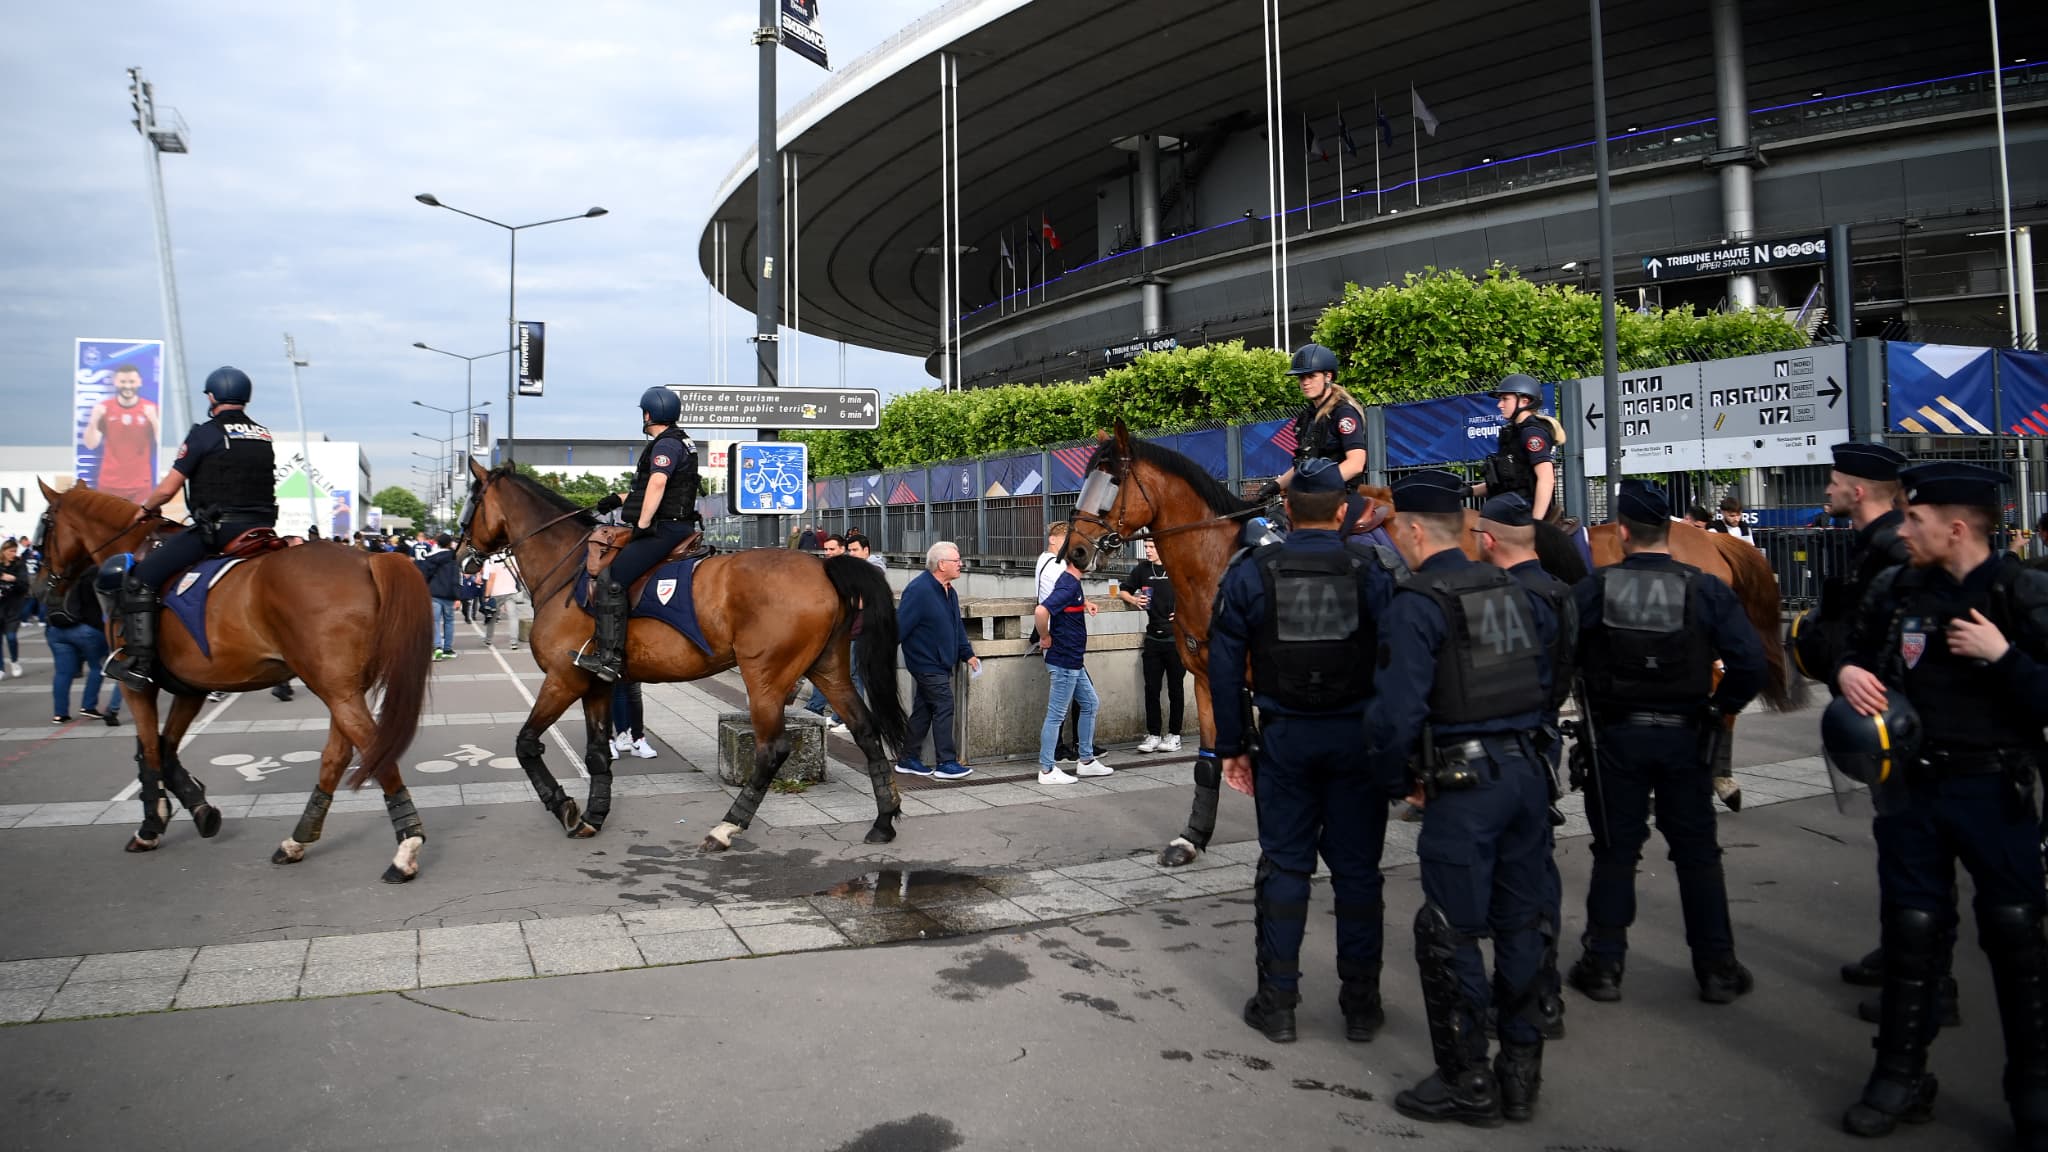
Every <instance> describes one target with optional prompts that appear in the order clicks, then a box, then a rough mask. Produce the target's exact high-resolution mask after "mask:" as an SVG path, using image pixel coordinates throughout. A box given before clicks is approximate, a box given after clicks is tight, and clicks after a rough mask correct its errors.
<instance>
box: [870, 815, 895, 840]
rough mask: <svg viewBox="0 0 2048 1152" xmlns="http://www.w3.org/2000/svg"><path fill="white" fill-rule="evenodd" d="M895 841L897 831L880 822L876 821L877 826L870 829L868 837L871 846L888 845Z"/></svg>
mask: <svg viewBox="0 0 2048 1152" xmlns="http://www.w3.org/2000/svg"><path fill="white" fill-rule="evenodd" d="M894 839H896V829H895V828H893V827H891V826H889V825H888V824H885V823H883V822H882V821H880V820H877V821H875V826H874V827H873V828H870V829H868V834H867V837H866V840H867V842H868V843H869V844H887V843H889V842H890V841H892V840H894Z"/></svg>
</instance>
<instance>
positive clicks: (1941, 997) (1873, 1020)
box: [1843, 964, 1963, 1028]
mask: <svg viewBox="0 0 2048 1152" xmlns="http://www.w3.org/2000/svg"><path fill="white" fill-rule="evenodd" d="M1843 967H1844V968H1847V967H1848V965H1846V964H1845V965H1843ZM1856 1018H1857V1019H1858V1020H1861V1021H1863V1022H1864V1023H1865V1024H1877V1023H1880V1022H1882V1021H1883V1019H1884V997H1883V995H1881V994H1880V995H1877V996H1871V997H1867V998H1865V999H1864V1000H1862V1001H1860V1002H1858V1003H1857V1005H1856ZM1934 1021H1935V1023H1937V1024H1939V1025H1941V1026H1942V1027H1943V1028H1956V1027H1960V1026H1961V1025H1962V1023H1963V993H1962V989H1961V988H1959V987H1958V986H1957V985H1956V978H1955V977H1953V976H1943V977H1942V978H1941V980H1940V981H1939V982H1938V983H1937V985H1936V1008H1935V1012H1934Z"/></svg>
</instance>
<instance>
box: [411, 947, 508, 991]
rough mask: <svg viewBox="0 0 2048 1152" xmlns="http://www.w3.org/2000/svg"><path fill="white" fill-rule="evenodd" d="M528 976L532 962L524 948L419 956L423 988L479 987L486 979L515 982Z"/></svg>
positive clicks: (437, 953) (435, 953)
mask: <svg viewBox="0 0 2048 1152" xmlns="http://www.w3.org/2000/svg"><path fill="white" fill-rule="evenodd" d="M531 975H533V961H532V960H531V959H529V958H528V957H527V954H526V948H525V947H524V946H521V947H518V948H483V949H478V950H476V951H470V952H434V953H422V954H421V955H420V987H422V988H430V987H435V986H438V985H446V984H478V983H482V982H483V981H486V980H516V979H520V978H523V977H527V976H531Z"/></svg>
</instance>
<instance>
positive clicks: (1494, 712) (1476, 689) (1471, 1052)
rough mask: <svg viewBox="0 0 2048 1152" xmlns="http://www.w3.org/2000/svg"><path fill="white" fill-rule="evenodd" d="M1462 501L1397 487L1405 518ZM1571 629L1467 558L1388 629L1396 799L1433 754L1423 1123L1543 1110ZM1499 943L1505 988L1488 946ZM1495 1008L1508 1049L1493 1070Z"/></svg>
mask: <svg viewBox="0 0 2048 1152" xmlns="http://www.w3.org/2000/svg"><path fill="white" fill-rule="evenodd" d="M1463 489H1464V484H1463V482H1462V481H1461V480H1460V479H1459V478H1458V477H1456V476H1454V475H1452V474H1451V473H1448V472H1444V471H1441V470H1434V469H1433V470H1430V471H1428V472H1421V473H1416V474H1414V475H1410V476H1406V477H1403V478H1402V479H1401V480H1400V481H1399V482H1398V483H1396V484H1395V486H1394V507H1395V509H1396V511H1397V512H1400V513H1422V514H1442V515H1452V514H1457V513H1459V512H1461V511H1462V508H1463V504H1462V500H1461V497H1460V493H1461V491H1463ZM1411 559H1414V558H1413V557H1411ZM1556 631H1557V618H1556V616H1555V615H1554V614H1553V613H1552V612H1551V610H1550V608H1549V606H1548V605H1546V604H1545V603H1544V602H1543V600H1542V598H1541V597H1539V596H1537V595H1535V594H1533V593H1531V592H1529V591H1528V590H1527V589H1525V588H1524V587H1522V586H1521V585H1520V584H1518V583H1517V582H1516V581H1515V580H1514V578H1513V577H1511V576H1509V575H1508V574H1507V573H1505V572H1503V571H1501V570H1500V569H1498V568H1495V567H1492V566H1491V565H1485V564H1475V563H1474V562H1472V561H1471V560H1468V559H1466V558H1465V555H1464V553H1463V552H1461V551H1459V549H1458V548H1457V547H1456V546H1455V545H1452V546H1447V547H1445V548H1444V549H1443V550H1441V551H1439V552H1437V553H1435V554H1434V555H1431V556H1429V557H1427V558H1425V559H1423V560H1422V561H1421V563H1420V564H1419V565H1418V566H1416V567H1415V569H1414V572H1413V574H1412V575H1411V576H1410V577H1409V578H1408V579H1407V580H1406V581H1404V582H1403V583H1402V584H1401V587H1400V590H1399V592H1398V593H1397V594H1396V595H1395V597H1394V600H1393V603H1392V604H1391V605H1389V607H1388V609H1387V618H1386V622H1385V624H1384V625H1383V626H1382V627H1381V629H1380V637H1379V652H1378V658H1377V660H1376V661H1375V662H1376V663H1377V664H1378V671H1377V673H1376V674H1375V677H1376V680H1377V683H1378V685H1379V690H1378V692H1377V694H1376V695H1375V697H1374V699H1373V704H1372V708H1371V711H1370V712H1369V714H1368V716H1367V720H1366V749H1367V756H1368V758H1369V760H1370V762H1371V764H1372V768H1373V773H1374V777H1375V778H1376V779H1377V780H1379V781H1380V782H1381V784H1382V786H1383V787H1385V788H1386V790H1387V793H1388V795H1390V796H1401V795H1404V794H1406V793H1407V792H1408V791H1409V787H1410V782H1409V767H1408V765H1409V761H1410V757H1411V756H1413V755H1416V754H1417V753H1418V751H1419V754H1420V760H1421V763H1422V784H1423V789H1424V794H1425V795H1426V796H1427V798H1428V799H1427V803H1426V804H1425V806H1424V808H1423V818H1422V833H1421V836H1420V837H1419V839H1418V841H1417V844H1416V852H1417V854H1418V855H1420V856H1421V858H1422V892H1423V898H1424V903H1423V906H1422V909H1421V910H1420V911H1419V912H1418V913H1417V914H1416V917H1415V955H1416V964H1417V967H1418V968H1420V969H1421V976H1422V995H1423V1005H1424V1007H1425V1009H1426V1010H1427V1012H1428V1016H1429V1039H1430V1046H1431V1048H1432V1049H1433V1050H1434V1053H1435V1057H1436V1065H1437V1067H1436V1072H1435V1073H1434V1074H1433V1075H1431V1076H1430V1077H1429V1078H1428V1079H1426V1080H1424V1081H1423V1082H1422V1083H1421V1084H1418V1085H1417V1086H1416V1087H1414V1088H1412V1089H1408V1090H1405V1091H1403V1092H1401V1093H1400V1094H1399V1095H1398V1096H1397V1097H1395V1100H1394V1107H1395V1108H1396V1109H1398V1110H1399V1111H1400V1112H1401V1113H1402V1114H1404V1115H1407V1116H1412V1117H1415V1118H1417V1119H1421V1120H1464V1121H1467V1122H1469V1123H1476V1124H1493V1123H1498V1121H1499V1118H1500V1117H1501V1116H1502V1115H1506V1116H1507V1117H1508V1118H1510V1119H1515V1120H1526V1119H1528V1118H1529V1116H1530V1114H1531V1111H1532V1109H1533V1107H1534V1105H1535V1100H1536V1093H1537V1088H1538V1086H1539V1084H1540V1082H1541V1068H1542V1055H1543V1033H1542V1031H1541V1030H1540V1024H1539V1018H1538V1013H1537V1010H1536V1002H1537V999H1538V996H1539V995H1540V992H1541V989H1542V987H1543V985H1544V983H1545V981H1544V979H1543V973H1542V967H1543V958H1544V946H1543V939H1542V931H1541V925H1542V922H1543V919H1544V917H1545V915H1546V910H1547V908H1548V906H1549V902H1550V899H1549V890H1550V885H1551V880H1550V878H1549V877H1550V873H1549V870H1548V866H1547V865H1546V864H1545V863H1544V858H1545V857H1546V856H1547V855H1548V854H1549V851H1550V843H1551V840H1550V835H1551V833H1550V820H1549V806H1550V789H1549V785H1548V782H1547V779H1546V772H1545V770H1544V766H1543V761H1542V758H1541V756H1540V754H1539V753H1538V751H1537V749H1536V743H1535V733H1536V732H1537V731H1538V729H1540V728H1541V727H1542V725H1543V722H1544V714H1545V712H1546V711H1547V709H1548V708H1549V702H1550V683H1551V668H1550V656H1549V653H1550V651H1551V648H1552V645H1553V644H1554V643H1555V642H1556ZM1488 935H1490V936H1492V938H1493V956H1494V974H1493V978H1492V980H1491V981H1489V980H1488V979H1487V974H1486V965H1485V962H1484V960H1483V959H1482V957H1481V955H1480V952H1479V946H1478V940H1479V939H1480V938H1481V937H1484V936H1488ZM1489 1009H1491V1010H1492V1011H1493V1014H1494V1016H1495V1017H1496V1020H1497V1030H1498V1032H1499V1035H1500V1039H1501V1051H1500V1056H1499V1059H1498V1060H1497V1061H1496V1062H1495V1064H1494V1065H1492V1066H1489V1065H1488V1064H1487V1059H1486V1057H1487V1039H1486V1033H1485V1031H1484V1025H1485V1021H1486V1019H1487V1016H1488V1012H1489Z"/></svg>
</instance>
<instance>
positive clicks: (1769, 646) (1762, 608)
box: [1708, 532, 1806, 712]
mask: <svg viewBox="0 0 2048 1152" xmlns="http://www.w3.org/2000/svg"><path fill="white" fill-rule="evenodd" d="M1708 535H1709V536H1710V537H1712V538H1713V541H1714V546H1715V547H1716V548H1719V549H1720V550H1721V558H1722V559H1723V560H1725V561H1727V563H1728V571H1729V572H1730V573H1731V574H1733V576H1734V578H1735V579H1734V589H1735V596H1736V599H1738V600H1741V601H1742V611H1743V614H1744V615H1746V616H1748V617H1749V622H1750V623H1751V624H1753V625H1755V626H1756V632H1757V636H1758V637H1760V638H1761V639H1762V640H1763V642H1764V691H1763V697H1764V703H1765V704H1768V705H1769V706H1770V707H1771V708H1772V709H1773V710H1774V711H1778V712H1790V711H1793V710H1794V709H1797V708H1803V707H1805V705H1806V680H1805V678H1804V677H1801V676H1796V675H1794V674H1793V673H1792V671H1791V666H1790V665H1789V664H1787V662H1786V660H1785V636H1784V629H1783V626H1782V615H1781V610H1782V604H1781V601H1780V600H1779V593H1778V578H1777V576H1776V574H1774V573H1773V572H1772V571H1771V562H1770V561H1769V560H1766V559H1765V558H1764V554H1763V551H1762V550H1761V549H1759V548H1757V547H1756V545H1754V544H1751V543H1750V542H1749V541H1747V540H1744V539H1742V538H1741V537H1739V536H1731V535H1727V534H1725V533H1721V532H1710V533H1708Z"/></svg>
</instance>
